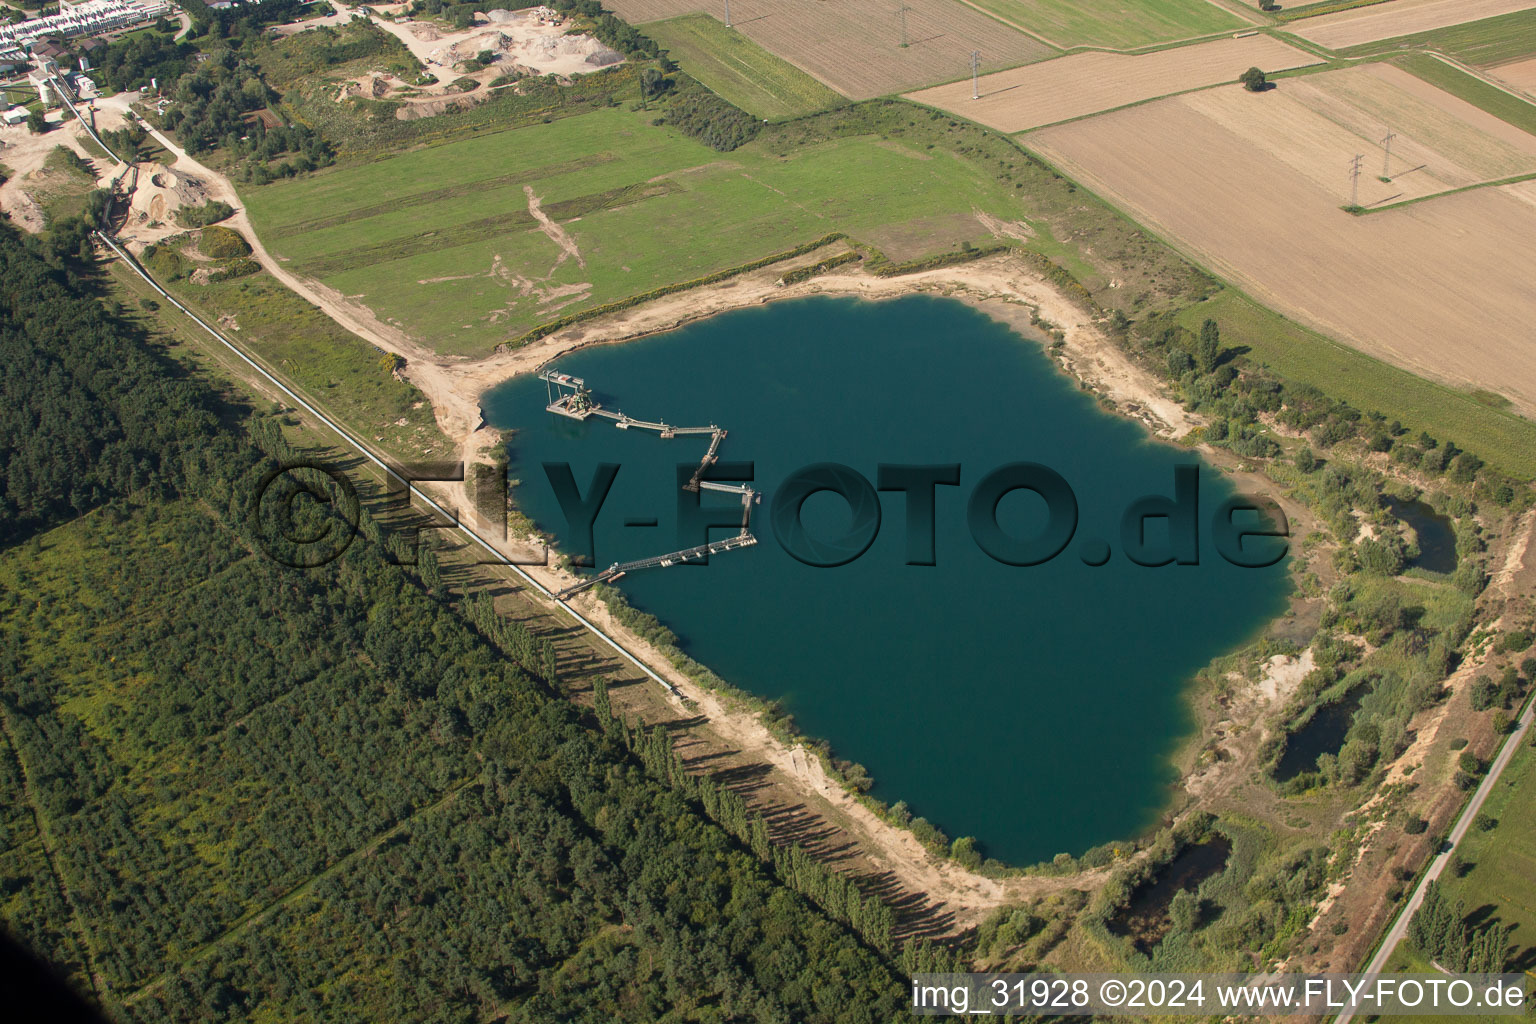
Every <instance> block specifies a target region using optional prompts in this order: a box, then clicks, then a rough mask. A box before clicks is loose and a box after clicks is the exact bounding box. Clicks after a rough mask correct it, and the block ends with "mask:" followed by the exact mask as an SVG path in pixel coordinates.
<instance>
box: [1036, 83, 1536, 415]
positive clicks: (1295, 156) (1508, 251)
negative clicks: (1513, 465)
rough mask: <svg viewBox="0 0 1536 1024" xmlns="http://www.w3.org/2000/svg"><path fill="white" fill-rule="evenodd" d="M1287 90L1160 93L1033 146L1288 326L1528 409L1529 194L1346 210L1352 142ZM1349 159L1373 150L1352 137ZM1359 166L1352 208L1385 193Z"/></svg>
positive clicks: (1444, 167)
mask: <svg viewBox="0 0 1536 1024" xmlns="http://www.w3.org/2000/svg"><path fill="white" fill-rule="evenodd" d="M1288 92H1290V89H1289V87H1288V85H1286V84H1285V83H1282V88H1281V89H1279V90H1275V91H1274V92H1271V93H1268V94H1263V95H1260V96H1253V95H1251V94H1248V93H1244V92H1242V91H1240V90H1217V91H1213V92H1209V93H1201V94H1196V95H1193V96H1184V97H1174V98H1169V99H1165V100H1160V101H1158V102H1156V103H1152V104H1148V105H1146V106H1143V107H1137V108H1134V109H1130V110H1123V111H1117V112H1114V113H1110V114H1105V115H1103V116H1101V117H1097V118H1092V119H1090V120H1086V121H1079V122H1075V123H1073V124H1069V125H1059V126H1057V127H1054V128H1047V129H1044V130H1042V131H1040V132H1038V133H1035V134H1034V135H1031V136H1030V145H1031V147H1032V148H1034V149H1036V150H1038V151H1039V152H1041V153H1042V154H1043V155H1044V156H1045V157H1046V158H1047V159H1049V160H1051V161H1053V162H1054V163H1056V164H1057V165H1058V166H1060V167H1062V168H1063V169H1064V170H1066V171H1067V172H1068V173H1070V174H1073V175H1074V176H1076V177H1077V178H1078V179H1079V180H1081V181H1082V182H1083V183H1084V184H1086V185H1087V186H1089V187H1090V188H1092V189H1094V191H1096V192H1098V193H1099V194H1100V195H1103V196H1105V197H1106V198H1108V199H1109V200H1110V201H1112V202H1114V203H1116V204H1117V205H1119V206H1121V207H1122V208H1124V209H1126V210H1127V211H1129V212H1130V213H1131V215H1132V216H1134V217H1136V218H1137V219H1138V220H1140V221H1141V222H1143V223H1145V224H1147V225H1148V226H1150V227H1151V228H1152V230H1154V231H1156V232H1157V233H1159V234H1161V235H1162V236H1163V237H1165V238H1167V239H1169V240H1170V241H1171V242H1172V243H1173V244H1175V245H1176V246H1178V247H1180V248H1183V249H1185V250H1186V251H1191V252H1192V253H1193V254H1194V255H1195V257H1196V258H1197V259H1198V260H1200V261H1201V262H1202V263H1205V264H1206V265H1208V266H1210V267H1211V268H1212V269H1213V270H1215V271H1216V272H1217V273H1218V274H1220V275H1222V276H1224V277H1227V278H1230V279H1232V280H1233V281H1235V282H1237V283H1238V284H1239V285H1240V286H1242V287H1243V288H1244V289H1246V290H1248V291H1249V292H1250V293H1252V294H1254V295H1255V296H1257V297H1258V298H1259V299H1260V300H1261V301H1262V302H1264V303H1265V304H1267V305H1270V306H1272V307H1274V308H1276V309H1278V310H1280V311H1281V312H1283V313H1285V314H1287V315H1288V316H1290V317H1292V318H1293V319H1296V320H1298V321H1300V322H1302V323H1305V324H1308V325H1309V326H1312V327H1314V328H1316V329H1318V330H1321V331H1323V332H1324V333H1327V334H1330V335H1333V336H1334V337H1336V338H1338V339H1340V340H1341V341H1345V342H1348V343H1351V344H1353V345H1355V346H1356V347H1358V348H1360V349H1362V350H1363V351H1366V352H1369V353H1371V354H1372V355H1376V356H1379V357H1381V358H1384V359H1387V360H1389V361H1391V362H1394V363H1396V364H1398V365H1400V366H1404V367H1407V368H1409V369H1411V370H1413V371H1414V372H1417V373H1420V374H1423V375H1426V376H1429V377H1432V378H1435V379H1439V380H1442V381H1445V382H1447V383H1449V384H1452V385H1453V386H1460V387H1480V388H1487V389H1489V390H1491V391H1495V392H1498V393H1499V394H1502V395H1505V396H1507V397H1508V398H1510V399H1511V400H1512V401H1513V402H1514V403H1515V405H1516V406H1517V407H1518V409H1519V410H1520V411H1521V412H1523V413H1524V414H1526V415H1532V414H1536V346H1533V345H1532V344H1531V324H1532V323H1533V322H1536V276H1533V275H1532V274H1531V272H1530V268H1531V267H1533V266H1536V188H1532V187H1531V183H1529V182H1527V183H1524V184H1520V185H1511V186H1503V187H1496V188H1495V187H1488V188H1481V189H1476V190H1473V191H1469V192H1461V193H1458V194H1455V195H1449V196H1442V197H1440V198H1436V199H1432V200H1430V201H1427V202H1423V203H1418V204H1414V205H1411V206H1406V207H1401V208H1397V209H1392V210H1388V211H1384V212H1381V213H1376V214H1370V215H1367V216H1359V217H1357V216H1352V215H1351V214H1349V213H1346V212H1345V211H1344V210H1343V209H1342V207H1343V206H1344V205H1345V204H1347V203H1348V202H1349V177H1348V166H1349V163H1348V159H1349V157H1350V156H1351V155H1352V154H1350V153H1348V152H1347V150H1348V149H1349V148H1350V143H1349V142H1348V141H1347V140H1346V139H1344V138H1341V137H1340V136H1339V135H1338V134H1337V133H1336V132H1334V131H1333V129H1332V128H1330V127H1329V125H1330V124H1331V122H1328V121H1327V119H1326V118H1325V117H1323V115H1321V114H1315V115H1313V117H1312V118H1311V119H1307V118H1305V117H1303V116H1301V115H1299V114H1298V113H1297V108H1298V107H1299V106H1300V104H1287V103H1284V102H1283V101H1284V100H1286V98H1287V93H1288ZM1277 99H1278V100H1281V101H1282V102H1281V103H1270V102H1267V101H1269V100H1277ZM1249 100H1257V101H1258V102H1257V103H1250V102H1248V101H1249ZM1394 129H1396V130H1399V131H1401V132H1403V133H1404V134H1405V135H1407V136H1408V137H1409V138H1410V139H1411V138H1412V137H1413V136H1412V132H1411V131H1409V130H1408V128H1407V126H1405V125H1394ZM1415 144H1416V145H1418V146H1420V147H1421V149H1422V150H1427V149H1428V148H1429V147H1425V146H1424V143H1422V142H1418V141H1416V142H1415ZM1340 145H1343V146H1344V147H1345V151H1343V152H1341V150H1340V148H1339V146H1340ZM1396 145H1397V144H1396V143H1394V146H1395V147H1396ZM1354 152H1357V153H1358V152H1365V153H1371V152H1372V151H1371V150H1369V149H1367V148H1366V147H1365V144H1364V142H1363V141H1360V142H1359V143H1358V146H1357V148H1354ZM1382 155H1383V154H1382V151H1381V150H1380V149H1377V150H1375V151H1374V154H1373V155H1372V156H1371V157H1368V160H1370V159H1374V160H1379V159H1381V157H1382ZM1458 156H1461V157H1465V156H1466V154H1451V155H1449V156H1446V155H1442V156H1440V157H1439V159H1440V163H1439V165H1438V168H1439V173H1443V174H1445V175H1447V176H1451V175H1453V174H1454V173H1455V170H1456V168H1458V167H1460V164H1458V163H1457V157H1458ZM1366 166H1367V173H1366V174H1362V176H1361V185H1360V187H1361V201H1362V202H1363V203H1364V202H1371V201H1375V199H1376V198H1377V195H1378V193H1379V192H1380V191H1381V190H1383V189H1387V188H1388V187H1389V186H1387V185H1385V184H1383V183H1380V182H1377V181H1375V179H1374V178H1373V177H1370V174H1371V173H1372V170H1373V169H1372V168H1370V165H1369V163H1367V165H1366ZM1374 170H1375V171H1379V170H1380V167H1379V165H1378V166H1377V167H1376V168H1374ZM1397 173H1402V172H1401V171H1399V172H1397ZM1405 177H1411V175H1405ZM1390 187H1391V188H1397V187H1398V186H1397V185H1396V183H1395V182H1394V183H1393V185H1392V186H1390Z"/></svg>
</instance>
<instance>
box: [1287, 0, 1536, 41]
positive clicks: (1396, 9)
mask: <svg viewBox="0 0 1536 1024" xmlns="http://www.w3.org/2000/svg"><path fill="white" fill-rule="evenodd" d="M1529 7H1536V0H1392V2H1391V3H1385V4H1377V5H1373V6H1371V7H1361V8H1357V9H1355V10H1353V11H1342V12H1340V13H1338V14H1325V15H1323V16H1322V17H1320V18H1306V19H1303V20H1302V21H1300V22H1296V23H1294V27H1291V26H1287V29H1286V30H1287V31H1289V32H1294V33H1295V34H1296V35H1298V36H1301V38H1303V39H1307V40H1310V41H1311V42H1314V43H1316V44H1317V45H1319V46H1326V47H1328V48H1329V49H1330V50H1339V49H1343V48H1344V47H1346V46H1358V45H1360V44H1361V43H1374V42H1375V41H1376V40H1378V39H1391V38H1393V37H1394V36H1405V35H1408V34H1409V33H1411V32H1428V31H1430V30H1431V29H1437V28H1445V27H1446V26H1447V25H1460V24H1462V23H1463V22H1468V21H1482V20H1483V19H1484V18H1493V17H1497V16H1498V15H1500V14H1510V13H1513V12H1514V11H1523V10H1525V9H1527V8H1529Z"/></svg>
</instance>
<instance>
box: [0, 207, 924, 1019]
mask: <svg viewBox="0 0 1536 1024" xmlns="http://www.w3.org/2000/svg"><path fill="white" fill-rule="evenodd" d="M0 260H3V263H0V266H3V267H4V268H5V271H6V272H5V274H4V276H3V280H4V285H3V293H4V302H5V307H4V316H3V320H4V323H5V327H4V330H3V340H4V344H5V346H6V350H5V358H4V359H3V361H0V387H3V388H4V393H5V395H6V397H7V398H8V399H11V401H10V402H8V403H7V409H8V412H9V411H10V410H11V409H15V408H21V409H22V410H23V411H21V412H18V413H16V414H15V415H8V417H7V418H6V419H5V420H4V421H3V423H0V445H3V446H4V447H3V451H4V452H5V456H6V466H7V473H6V477H7V493H8V495H12V497H9V498H8V500H9V501H11V502H12V506H14V508H15V510H16V511H15V512H14V513H13V512H12V511H11V508H12V506H8V508H7V515H6V517H5V520H6V524H7V532H6V535H5V538H4V543H5V545H6V548H5V551H4V553H3V554H0V659H3V663H0V725H3V733H4V743H3V745H0V790H3V792H4V797H5V799H4V807H5V811H4V814H3V816H0V829H3V834H4V839H5V841H4V842H3V843H0V921H3V923H4V927H5V929H6V930H7V932H9V933H10V934H12V935H13V936H15V937H16V938H18V939H20V940H21V941H23V942H24V943H25V944H27V945H28V946H29V947H31V948H33V949H35V950H37V951H38V952H39V953H41V954H42V955H44V956H45V957H47V958H48V959H49V960H50V961H52V962H53V963H55V964H58V965H60V966H61V968H62V969H64V970H66V971H67V972H68V973H69V974H70V975H71V977H72V978H73V979H74V981H75V983H76V984H77V986H78V987H79V988H81V989H82V990H83V991H85V992H87V993H88V994H90V995H92V996H94V997H95V998H96V999H97V1000H99V1001H100V1002H101V1003H102V1004H103V1005H104V1006H105V1007H106V1009H107V1010H108V1012H109V1014H110V1015H111V1016H113V1017H114V1018H117V1019H122V1020H144V1021H156V1020H186V1021H217V1020H243V1019H250V1018H252V1017H261V1018H263V1019H275V1020H296V1019H324V1020H327V1021H332V1020H341V1021H348V1020H356V1021H379V1020H402V1021H403V1020H445V1021H446V1020H485V1019H494V1018H496V1017H498V1016H505V1018H506V1019H509V1020H514V1021H549V1020H556V1019H562V1020H590V1021H604V1022H608V1021H621V1020H633V1021H655V1020H676V1021H693V1020H698V1021H725V1020H753V1021H784V1022H786V1024H788V1022H812V1021H834V1020H835V1021H863V1020H869V1021H876V1020H890V1019H894V1018H895V1017H896V1016H897V1014H898V1012H899V1008H900V1006H901V1000H902V991H903V988H902V983H901V980H900V977H899V976H898V974H897V973H896V963H895V962H894V961H893V960H892V959H891V957H892V956H893V950H892V949H891V947H890V945H889V928H890V917H889V912H888V911H886V910H885V909H884V908H883V907H882V906H880V905H879V904H878V903H875V902H870V903H865V902H863V901H862V900H860V899H859V898H858V896H857V893H856V891H854V890H852V888H851V887H846V886H836V885H832V884H831V883H830V882H829V877H828V876H827V875H826V873H825V872H824V871H822V870H821V869H819V868H818V867H816V866H815V865H813V864H810V863H808V862H807V860H806V859H805V858H804V857H803V856H802V855H800V854H798V853H797V852H795V851H792V850H791V851H782V850H780V851H774V850H771V849H763V848H757V849H754V847H755V846H759V845H760V843H761V826H760V823H758V824H756V825H754V823H753V822H751V821H748V820H747V819H746V818H745V816H744V814H743V812H742V810H741V808H740V805H739V800H737V801H734V802H733V798H732V797H731V796H730V795H729V794H725V793H724V792H723V791H721V790H719V789H718V788H717V787H714V786H712V785H710V784H708V783H706V782H701V781H699V780H692V779H689V778H686V777H684V774H683V773H681V772H680V771H679V770H678V764H677V762H676V761H675V759H674V758H673V756H672V755H671V753H670V749H669V748H668V747H667V746H666V742H665V737H664V735H662V734H660V733H658V732H656V731H655V730H647V729H645V728H644V727H643V726H642V725H641V724H640V723H626V722H623V721H621V720H619V719H617V718H614V717H612V716H611V715H609V714H608V713H607V709H606V704H605V703H604V704H603V705H602V708H601V710H602V713H601V714H599V715H597V716H594V715H593V713H592V712H585V713H584V712H582V711H581V710H580V709H578V708H577V707H576V706H575V705H573V704H571V703H570V702H569V701H567V700H566V699H564V698H563V697H562V696H560V694H559V690H558V679H556V678H555V676H556V670H555V667H554V663H553V659H552V657H551V656H550V654H549V651H548V650H547V647H546V646H545V645H542V644H541V642H540V641H539V640H538V639H537V638H535V637H532V636H531V635H529V634H528V632H527V630H526V629H524V628H523V627H522V626H520V625H518V624H517V623H515V622H511V621H509V620H502V619H500V618H498V617H497V616H496V615H495V613H494V611H493V610H491V606H490V604H489V602H488V600H486V599H485V598H484V597H483V596H475V597H474V599H473V600H463V597H464V595H458V594H455V593H454V592H453V591H451V590H450V589H449V588H447V587H445V586H443V585H442V582H441V579H440V577H439V574H438V571H437V568H436V565H435V562H434V561H433V560H432V559H431V558H429V557H425V556H423V557H422V558H420V559H419V560H418V561H417V562H416V563H415V564H411V565H399V564H396V562H397V561H400V559H399V558H398V557H387V556H386V552H385V549H386V548H398V545H393V544H391V543H390V542H389V540H388V538H387V537H386V535H385V534H384V533H383V532H382V530H381V529H380V526H379V524H378V523H377V522H375V521H374V520H373V519H372V518H371V517H369V516H368V515H367V513H366V512H365V511H364V512H362V524H361V536H360V537H359V539H358V541H357V542H356V543H354V544H352V545H351V546H350V547H349V548H348V549H347V550H346V552H345V554H344V555H342V556H341V557H340V558H338V559H337V560H335V561H333V562H331V563H329V564H327V565H325V566H322V567H320V568H316V569H312V570H308V571H301V570H296V569H291V568H287V567H285V565H284V564H282V563H281V562H280V561H278V560H274V559H271V558H268V557H266V555H265V554H263V551H264V550H267V549H268V548H269V547H270V542H271V541H270V538H267V537H264V536H263V535H262V534H261V532H260V531H261V528H260V526H259V524H257V523H256V522H255V520H256V518H257V517H256V516H254V515H253V514H252V509H253V508H256V507H258V505H257V499H258V498H259V493H258V491H259V488H260V486H261V483H262V481H263V480H264V479H265V478H266V476H267V474H268V473H269V472H270V471H272V470H273V469H274V468H275V465H276V463H275V461H274V458H275V457H280V458H287V457H289V456H291V455H293V454H295V453H293V452H292V450H291V449H290V448H289V447H288V443H287V441H286V440H285V439H284V438H283V436H282V434H281V430H280V428H279V427H278V426H277V423H276V421H274V420H272V419H269V418H267V417H263V416H256V417H252V416H251V415H250V414H249V413H247V412H243V411H241V410H235V409H230V408H227V407H224V406H222V405H221V403H220V401H219V400H218V398H217V397H216V396H215V395H214V394H213V393H212V392H211V391H210V390H209V389H208V388H207V386H206V385H205V384H203V383H202V382H201V381H199V380H198V379H196V378H193V377H188V376H187V375H185V374H184V373H182V372H180V370H179V369H178V367H177V366H176V365H175V364H173V363H171V362H169V361H167V360H166V359H164V358H163V357H162V356H161V355H159V354H158V353H157V352H156V351H155V350H154V349H153V348H152V347H151V346H150V345H149V344H148V343H147V342H146V341H145V340H144V339H143V338H141V337H140V336H138V334H137V333H136V331H135V329H134V327H133V326H132V325H131V324H129V323H126V322H123V321H121V320H119V319H116V318H114V317H113V316H111V315H109V313H108V312H107V311H106V310H105V309H104V308H103V306H102V305H101V304H100V303H98V302H97V301H96V300H95V299H93V298H91V297H89V296H86V295H82V294H79V293H78V292H77V291H76V290H75V289H74V288H72V287H71V285H70V283H69V280H68V278H67V277H66V276H65V274H64V273H63V271H61V270H60V269H59V268H57V267H55V266H52V265H50V264H49V263H48V262H47V261H46V260H45V259H44V257H43V256H42V254H40V253H38V252H35V251H33V250H32V248H30V247H29V246H28V245H26V244H24V243H23V242H22V240H21V239H19V238H18V237H17V236H16V235H15V234H14V233H13V232H11V231H9V230H4V231H0ZM38 309H47V310H48V315H47V316H42V315H37V314H36V313H35V312H33V311H35V310H38ZM29 395H35V396H36V397H35V398H33V399H31V400H30V404H25V400H27V396H29ZM18 401H23V402H24V404H22V405H20V406H18V405H17V404H16V403H17V402H18ZM54 405H56V406H57V408H52V407H51V406H54ZM18 468H19V469H20V470H21V471H22V474H21V475H18V472H17V470H18ZM18 481H20V482H18ZM308 514H311V515H315V516H330V515H334V514H336V513H335V511H334V510H332V509H329V508H328V507H326V506H311V512H310V513H308ZM393 554H394V555H396V556H398V555H399V554H400V552H399V551H398V550H395V551H393ZM460 604H462V605H463V607H462V608H460V607H459V605H460ZM717 822H718V823H717ZM845 922H851V923H852V925H853V926H850V924H848V923H845ZM882 947H883V948H882ZM929 962H933V961H932V960H931V959H930V961H929Z"/></svg>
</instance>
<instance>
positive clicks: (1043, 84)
mask: <svg viewBox="0 0 1536 1024" xmlns="http://www.w3.org/2000/svg"><path fill="white" fill-rule="evenodd" d="M1320 63H1322V62H1321V61H1320V60H1318V59H1317V58H1316V57H1314V56H1312V55H1311V54H1310V53H1306V52H1304V51H1302V50H1298V49H1296V48H1295V47H1294V46H1287V45H1286V44H1285V43H1282V42H1280V41H1279V40H1276V39H1271V38H1270V37H1269V36H1248V37H1247V38H1244V39H1217V40H1213V41H1212V42H1209V43H1197V44H1196V45H1194V46H1181V47H1178V48H1177V49H1173V50H1160V51H1158V52H1156V53H1148V54H1143V55H1142V56H1139V57H1132V56H1128V55H1126V54H1122V53H1074V54H1072V55H1071V56H1070V57H1060V58H1058V59H1056V60H1052V61H1046V62H1045V63H1043V64H1034V65H1031V66H1029V67H1022V68H1014V69H1013V70H1012V71H1003V72H1000V73H998V74H995V75H987V76H986V77H985V78H982V79H981V81H980V82H979V83H978V84H979V86H980V92H981V98H980V99H975V100H973V99H971V83H970V81H969V80H966V81H963V82H955V83H953V84H951V85H941V86H939V87H937V88H935V89H924V90H922V91H921V92H915V93H911V94H909V96H908V98H909V99H913V100H916V101H917V102H919V103H927V104H929V105H931V106H935V107H941V108H943V109H944V110H949V111H953V112H954V113H956V114H961V115H964V116H965V117H968V118H971V119H972V120H973V121H979V122H981V123H982V124H984V125H986V126H987V127H989V128H995V129H997V130H998V131H1003V132H1019V131H1024V130H1025V129H1028V128H1037V127H1039V126H1040V125H1044V124H1055V123H1056V122H1058V121H1066V120H1070V119H1071V118H1074V117H1084V116H1086V115H1088V114H1096V113H1099V112H1100V111H1104V110H1113V109H1114V108H1115V107H1123V106H1125V105H1127V104H1130V103H1139V102H1141V101H1143V100H1150V99H1155V98H1156V97H1158V96H1167V95H1170V94H1171V93H1176V92H1184V91H1186V90H1189V89H1199V88H1203V87H1205V86H1209V85H1217V84H1219V83H1221V82H1235V81H1236V80H1237V77H1238V76H1239V75H1241V74H1242V73H1243V72H1244V71H1247V70H1248V69H1249V68H1250V67H1258V68H1262V69H1263V70H1265V71H1282V70H1285V69H1287V68H1299V67H1306V66H1307V65H1310V64H1320Z"/></svg>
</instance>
